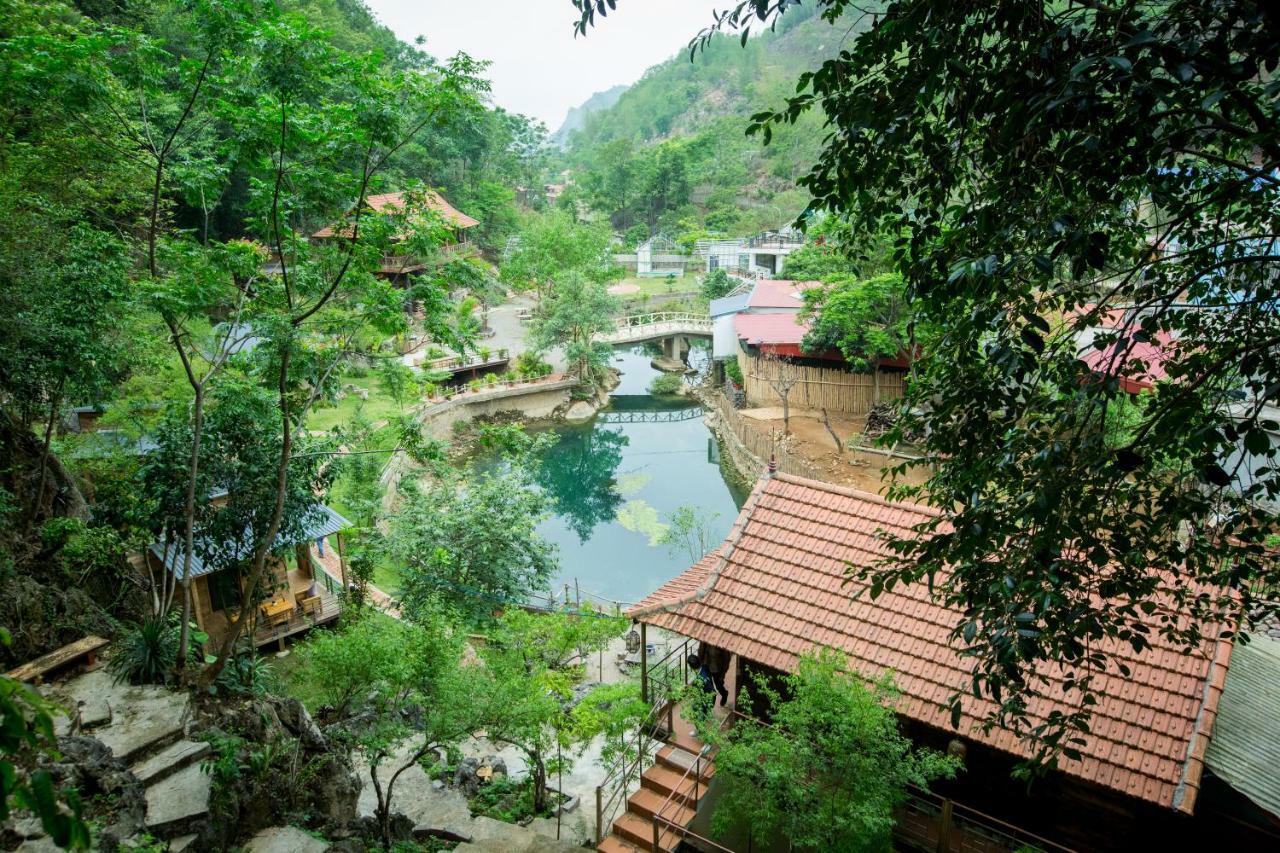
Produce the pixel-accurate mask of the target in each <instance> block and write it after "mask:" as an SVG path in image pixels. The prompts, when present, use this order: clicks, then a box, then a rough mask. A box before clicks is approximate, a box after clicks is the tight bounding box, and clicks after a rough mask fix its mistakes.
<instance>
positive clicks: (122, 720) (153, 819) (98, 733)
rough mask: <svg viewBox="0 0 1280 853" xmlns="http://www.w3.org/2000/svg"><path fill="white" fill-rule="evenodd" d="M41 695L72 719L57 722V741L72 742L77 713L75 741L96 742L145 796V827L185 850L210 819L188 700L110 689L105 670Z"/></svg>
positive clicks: (146, 690) (201, 752)
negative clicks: (67, 739) (122, 764)
mask: <svg viewBox="0 0 1280 853" xmlns="http://www.w3.org/2000/svg"><path fill="white" fill-rule="evenodd" d="M46 692H47V694H48V695H49V696H50V697H51V698H53V699H54V700H55V701H57V702H58V703H59V704H60V705H62V706H63V707H64V708H66V709H68V710H69V711H70V716H64V717H59V718H58V719H57V720H56V721H55V729H56V732H57V734H58V735H59V736H62V735H66V734H70V733H71V731H72V728H73V722H72V720H73V717H74V716H75V715H76V714H77V713H79V718H80V726H79V727H80V731H79V734H81V735H84V736H86V737H92V738H96V739H97V740H99V741H101V742H102V743H103V745H105V746H106V747H107V748H108V749H110V750H111V753H112V755H114V756H115V757H116V758H119V759H120V760H122V761H124V762H125V763H127V764H129V765H130V770H131V771H132V772H133V774H134V776H136V777H137V778H138V781H140V782H141V783H142V784H143V786H144V787H145V789H146V801H147V812H146V825H147V830H148V832H150V833H151V835H153V836H154V837H156V838H160V839H165V840H172V841H174V844H173V845H172V846H171V849H175V850H177V849H183V846H185V844H189V843H190V839H191V836H190V835H189V833H191V832H192V831H193V830H195V829H196V828H197V826H198V825H199V824H200V823H201V822H202V821H203V820H204V819H205V818H206V817H207V816H208V814H209V792H210V788H211V786H212V780H211V779H210V777H209V774H208V773H206V772H205V771H204V769H203V768H201V767H200V764H199V762H200V760H201V759H202V758H203V757H204V756H205V755H206V754H208V752H209V744H207V743H204V742H202V741H193V740H188V739H187V738H186V737H185V735H186V733H187V726H188V724H189V723H190V720H191V700H190V697H189V696H188V695H187V694H186V693H183V692H179V691H174V690H170V689H168V688H165V687H150V686H148V687H135V686H133V685H130V684H116V683H115V680H114V678H113V677H112V675H111V674H110V673H109V672H107V670H106V669H105V668H103V667H99V668H97V669H94V670H91V671H89V672H86V673H84V674H83V675H80V676H78V677H76V678H73V679H71V680H70V681H66V682H62V683H59V684H55V685H52V686H51V687H49V688H47V690H46Z"/></svg>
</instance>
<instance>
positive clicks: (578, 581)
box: [536, 342, 746, 604]
mask: <svg viewBox="0 0 1280 853" xmlns="http://www.w3.org/2000/svg"><path fill="white" fill-rule="evenodd" d="M656 353H657V350H656V349H649V350H646V348H645V347H643V346H636V347H629V348H625V349H624V348H619V349H617V350H615V353H614V367H616V368H617V369H618V370H620V371H621V372H622V384H621V385H619V386H618V388H616V389H615V390H614V392H613V395H612V403H611V404H610V405H609V407H608V408H606V409H604V410H602V411H601V412H600V413H598V414H597V415H596V417H595V418H594V419H593V420H591V421H590V422H587V423H584V424H580V425H562V426H556V427H553V428H549V429H548V430H547V431H548V432H551V433H552V434H553V435H555V441H554V442H553V443H552V444H551V445H550V446H549V448H548V450H547V451H546V452H545V453H544V454H543V455H542V456H541V457H540V459H539V460H538V470H537V472H536V474H537V480H538V483H539V484H540V485H541V487H542V488H544V489H545V490H547V491H548V492H549V493H550V494H551V495H553V496H554V497H555V499H556V511H555V514H554V515H553V516H552V517H551V518H549V519H547V520H546V521H545V522H543V524H542V527H541V533H542V535H543V536H544V537H546V538H547V539H548V540H549V541H551V542H554V543H555V544H556V545H557V546H558V549H559V561H560V572H559V575H558V576H557V577H555V578H554V579H553V580H552V589H553V590H554V591H555V593H556V595H558V596H561V595H563V594H564V591H565V589H566V587H567V588H568V590H569V593H570V595H571V596H572V595H574V594H575V592H574V591H575V589H576V590H577V591H578V593H579V594H580V595H581V597H582V599H583V600H584V601H587V600H594V601H596V602H597V603H599V601H600V600H602V599H603V600H607V601H617V602H622V603H624V604H628V603H634V602H636V601H639V600H640V599H641V598H643V597H644V596H646V595H648V594H649V593H650V592H652V591H653V590H654V589H656V588H657V587H658V586H660V585H661V584H663V583H664V582H666V581H667V580H669V579H670V578H672V577H674V576H675V575H677V574H679V573H680V572H682V571H684V570H685V569H686V568H688V566H689V563H690V559H691V558H690V555H689V552H688V549H687V548H685V547H683V546H677V545H668V544H664V543H663V542H662V541H661V538H662V533H663V531H664V530H665V529H666V526H667V521H668V519H669V516H670V514H671V513H672V512H674V511H675V510H676V509H677V508H678V507H681V506H694V507H697V508H698V509H699V510H701V511H702V513H703V514H704V517H706V518H708V527H709V530H708V533H709V535H710V536H711V537H713V538H712V539H711V541H714V542H719V541H720V540H721V539H722V538H723V537H724V536H725V534H726V533H728V531H729V527H730V526H731V525H732V524H733V520H734V518H735V517H736V516H737V514H738V508H739V507H741V506H742V502H743V500H745V498H746V488H745V487H744V486H742V485H741V484H739V483H737V482H736V481H735V480H734V478H733V477H732V475H731V474H729V473H728V470H730V469H722V467H721V463H720V449H719V447H718V446H717V443H716V439H715V437H714V436H713V435H712V434H711V431H710V430H708V429H707V427H706V426H705V425H704V424H703V422H702V409H701V407H700V406H698V405H696V404H692V405H691V401H689V400H688V399H686V398H682V397H674V398H658V397H654V396H652V395H651V394H649V392H648V386H649V383H650V382H651V381H652V380H653V378H654V377H655V376H657V375H658V371H657V370H654V369H653V368H652V367H650V365H649V362H650V360H651V359H652V358H653V356H654V355H655V354H656ZM707 360H708V348H707V346H706V343H705V342H695V347H694V350H693V352H692V353H691V354H690V364H691V365H693V366H695V367H699V366H703V365H705V364H706V362H707Z"/></svg>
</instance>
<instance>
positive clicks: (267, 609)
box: [260, 595, 293, 627]
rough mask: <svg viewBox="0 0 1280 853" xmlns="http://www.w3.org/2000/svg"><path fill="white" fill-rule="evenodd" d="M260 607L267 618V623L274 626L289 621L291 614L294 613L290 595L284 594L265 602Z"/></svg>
mask: <svg viewBox="0 0 1280 853" xmlns="http://www.w3.org/2000/svg"><path fill="white" fill-rule="evenodd" d="M260 609H261V610H262V615H263V618H265V619H266V620H267V624H268V625H271V626H273V627H274V626H275V625H280V624H282V623H284V622H288V621H289V615H290V614H291V613H293V602H292V601H290V600H289V598H288V596H284V595H282V596H280V597H278V598H273V599H271V600H270V601H268V602H265V603H263V605H262V607H261V608H260Z"/></svg>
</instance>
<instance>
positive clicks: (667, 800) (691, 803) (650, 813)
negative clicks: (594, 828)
mask: <svg viewBox="0 0 1280 853" xmlns="http://www.w3.org/2000/svg"><path fill="white" fill-rule="evenodd" d="M703 749H704V745H703V743H702V742H701V741H700V740H698V739H697V738H694V737H690V736H687V735H675V736H673V737H669V738H668V739H667V745H666V746H664V747H662V748H661V749H659V750H658V753H657V755H656V756H655V757H654V763H653V764H652V765H651V766H650V767H649V768H648V769H647V770H645V771H644V773H643V774H642V775H641V776H640V788H639V789H638V790H637V791H636V792H635V793H634V794H632V795H631V798H630V799H629V800H628V801H627V811H626V812H625V813H624V814H622V815H621V816H620V817H618V819H617V820H615V821H614V822H613V832H612V834H610V835H608V836H606V837H605V838H604V840H603V841H601V842H600V843H599V844H598V845H597V846H596V849H597V850H599V851H601V853H631V851H637V850H646V851H651V853H671V851H674V850H675V849H676V848H677V847H679V846H680V840H681V836H680V834H679V833H677V832H674V831H672V830H670V829H666V828H665V825H664V828H663V829H662V830H661V831H660V832H659V834H658V846H657V849H656V850H655V848H654V844H653V840H654V835H653V830H654V817H655V816H656V815H657V813H658V812H659V811H660V810H661V811H662V817H663V818H664V819H666V820H669V821H671V822H672V823H675V824H677V825H679V826H688V825H689V823H690V822H691V821H692V820H693V817H694V815H695V814H696V813H697V810H698V802H699V800H701V799H702V797H704V796H706V793H707V783H708V782H710V781H711V779H712V778H713V777H714V776H715V773H716V767H715V762H714V760H712V757H710V756H703V758H702V762H701V772H700V773H698V772H697V765H698V755H699V753H701V752H702V751H703ZM664 804H665V805H666V808H665V809H664V808H663V806H664Z"/></svg>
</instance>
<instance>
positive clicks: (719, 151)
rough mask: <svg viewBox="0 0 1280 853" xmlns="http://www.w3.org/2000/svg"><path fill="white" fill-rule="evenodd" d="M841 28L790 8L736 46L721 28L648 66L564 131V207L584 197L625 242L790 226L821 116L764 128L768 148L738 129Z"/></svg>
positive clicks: (775, 100) (780, 94) (830, 48)
mask: <svg viewBox="0 0 1280 853" xmlns="http://www.w3.org/2000/svg"><path fill="white" fill-rule="evenodd" d="M846 29H847V27H846V28H840V29H836V28H833V27H832V26H831V25H829V24H827V23H826V22H824V21H822V20H821V19H819V18H817V17H814V16H813V15H812V13H811V12H810V11H809V10H807V9H803V8H796V9H794V10H793V11H792V12H791V13H789V14H788V15H786V16H785V17H784V18H782V19H781V20H780V21H779V24H778V27H777V29H776V30H774V31H771V32H765V33H763V34H762V35H760V36H757V37H754V38H750V39H748V41H747V42H746V44H745V45H743V44H742V43H741V41H740V40H739V39H738V38H737V37H735V36H729V35H720V36H716V37H715V38H713V39H712V40H711V41H710V42H709V43H708V45H707V48H706V50H705V51H699V52H698V54H697V56H696V57H695V58H694V59H693V61H690V58H689V53H688V51H687V50H682V51H680V52H679V53H677V54H676V55H675V56H673V57H671V58H670V59H668V60H667V61H666V62H664V63H662V64H660V65H657V66H654V67H653V68H651V69H650V70H649V71H648V72H646V73H645V75H644V77H643V78H641V79H640V80H639V81H638V82H637V83H636V84H635V85H633V86H631V87H630V88H629V89H627V91H625V92H624V93H622V95H621V96H620V97H618V100H617V103H616V104H614V105H613V106H612V107H610V108H608V109H603V110H597V111H594V112H591V113H589V114H588V115H587V116H586V117H585V119H584V121H583V124H582V128H581V129H580V130H578V131H575V132H572V133H570V134H568V137H569V139H568V147H567V152H566V159H567V161H568V165H569V166H570V168H571V169H572V170H573V174H574V180H575V183H576V187H575V188H574V192H572V193H569V194H568V197H567V201H566V203H568V202H570V201H575V200H578V199H581V200H584V201H586V202H587V203H588V204H589V205H590V206H591V208H592V209H593V210H595V211H597V212H598V213H601V214H604V215H607V216H608V218H609V220H610V221H611V222H612V224H613V225H614V227H615V228H618V229H619V230H622V231H627V232H628V234H629V236H630V237H631V238H632V239H643V236H644V235H647V234H648V233H650V232H656V231H664V232H666V233H668V234H671V235H672V236H679V237H683V238H684V239H685V240H686V241H690V240H692V239H696V237H697V236H700V235H701V234H703V233H706V232H723V233H746V232H751V231H756V230H760V229H763V228H777V227H779V226H782V225H785V224H787V223H789V222H791V221H793V220H794V219H795V218H796V217H797V216H798V215H800V214H801V213H802V212H803V211H804V208H805V205H806V203H807V201H808V195H807V194H805V193H804V192H802V191H800V190H798V189H797V188H796V186H795V179H796V178H797V177H798V176H800V175H801V174H804V173H805V172H806V171H807V170H808V168H809V166H810V165H812V163H813V162H814V160H815V158H816V156H817V153H818V151H819V150H820V148H821V143H822V139H823V136H824V132H823V129H822V120H821V117H820V116H818V115H817V114H806V115H805V116H803V117H802V118H801V120H800V121H799V122H798V123H797V124H796V125H795V126H794V127H788V128H782V129H777V130H775V133H774V135H773V140H772V142H771V143H770V144H769V145H768V146H765V145H762V143H761V141H760V140H759V138H757V137H748V136H746V134H745V128H746V126H747V123H748V121H749V119H750V116H751V115H752V114H753V113H755V112H757V111H758V110H759V109H760V108H761V107H762V106H763V105H776V104H780V103H782V101H783V99H784V98H785V97H786V96H787V95H789V94H792V93H793V92H794V87H795V78H796V74H797V70H798V69H804V68H812V67H814V66H816V65H818V64H820V63H821V61H822V60H823V59H825V58H827V57H828V56H830V55H832V54H833V53H834V52H835V51H836V50H837V49H838V47H839V45H840V43H841V41H842V40H843V39H845V38H846V37H847V35H846ZM688 35H690V36H692V35H695V34H693V33H689V34H688Z"/></svg>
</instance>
